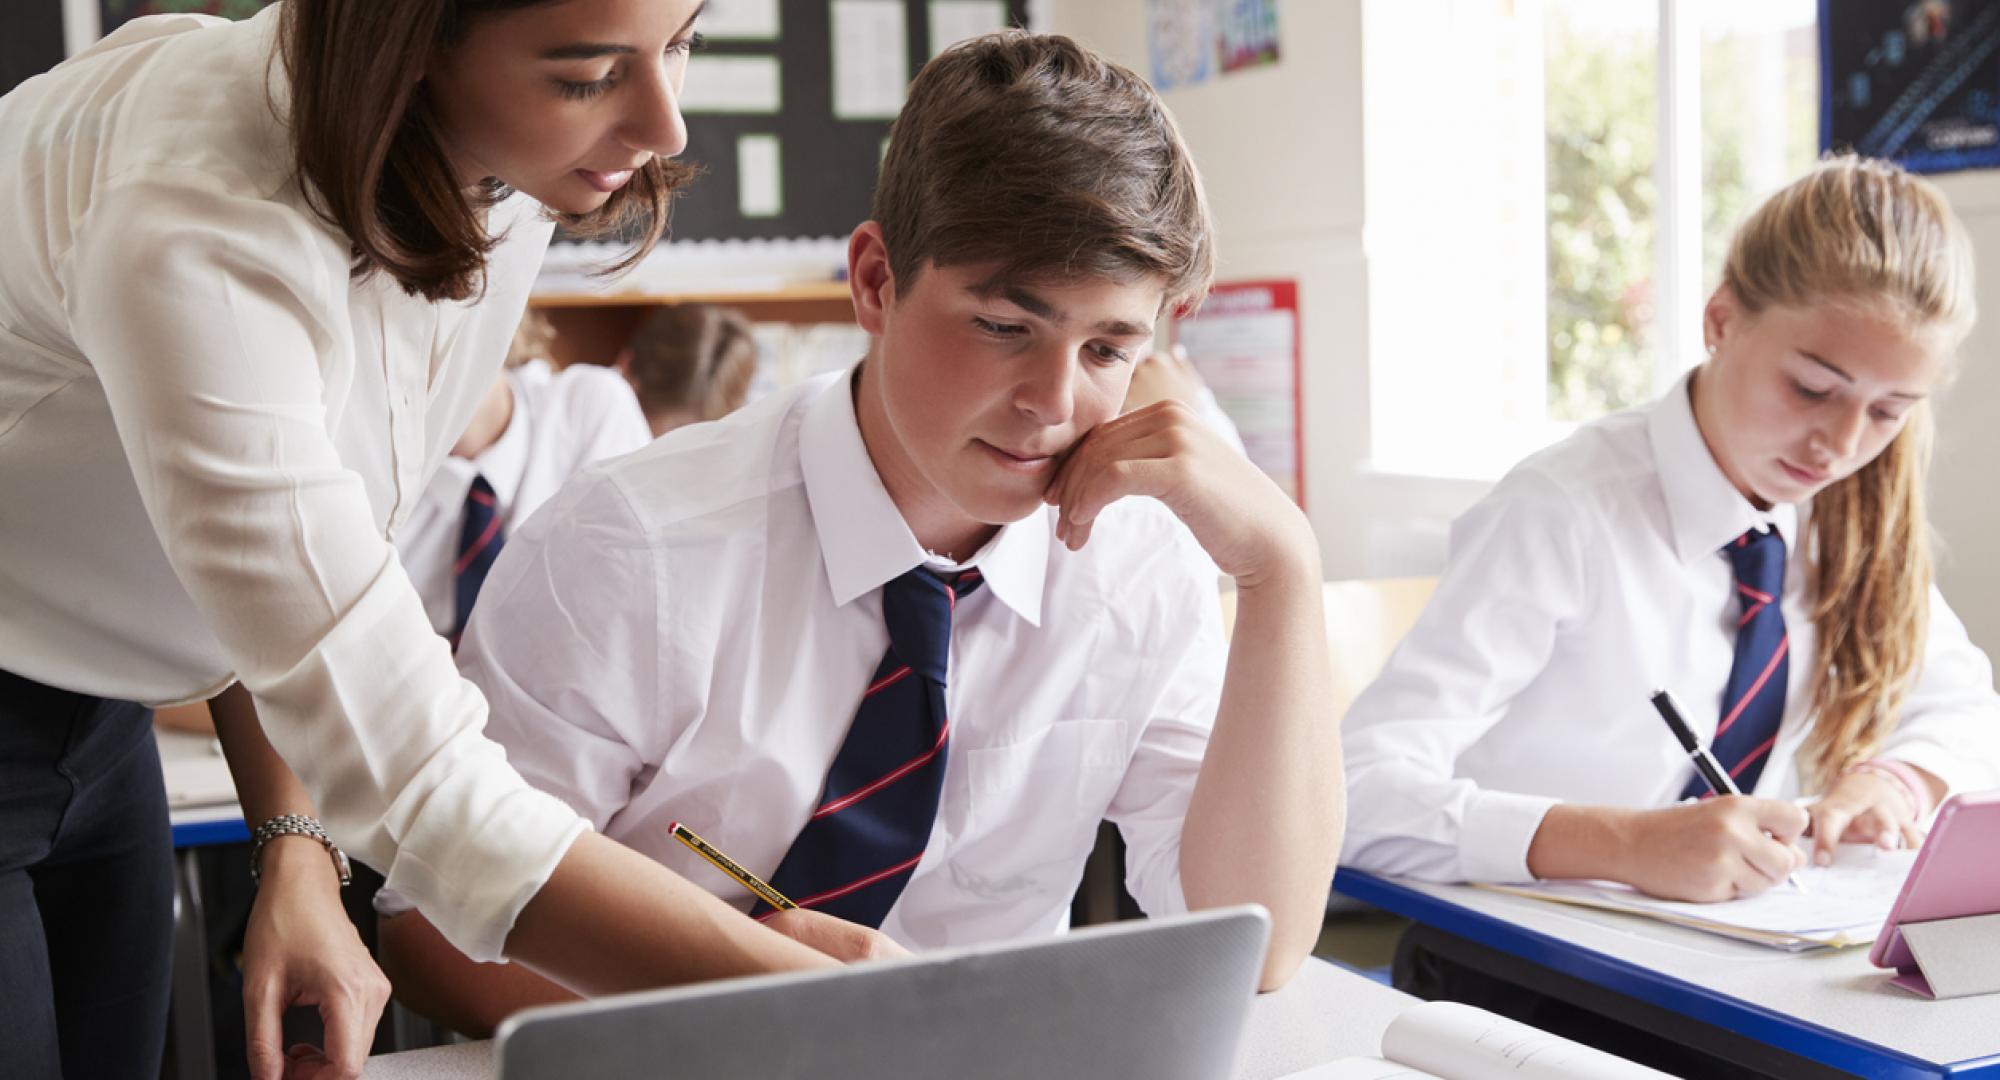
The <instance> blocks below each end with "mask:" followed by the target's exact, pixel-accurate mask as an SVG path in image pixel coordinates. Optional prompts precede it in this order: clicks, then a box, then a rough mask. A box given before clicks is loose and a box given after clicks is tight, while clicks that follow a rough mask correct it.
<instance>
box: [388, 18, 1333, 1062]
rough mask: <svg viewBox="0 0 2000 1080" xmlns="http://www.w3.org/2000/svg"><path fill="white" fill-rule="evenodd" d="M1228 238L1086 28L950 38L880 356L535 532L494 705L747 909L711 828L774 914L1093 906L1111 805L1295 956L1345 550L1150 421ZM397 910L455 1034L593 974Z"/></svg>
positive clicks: (494, 589) (660, 454)
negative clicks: (1186, 318) (491, 954)
mask: <svg viewBox="0 0 2000 1080" xmlns="http://www.w3.org/2000/svg"><path fill="white" fill-rule="evenodd" d="M1107 117H1109V118H1114V119H1112V120H1110V121H1107V120H1106V118H1107ZM974 130H976V131H977V132H978V138H976V139H974V138H965V137H963V133H964V132H967V131H974ZM1211 236H1212V227H1211V225H1210V223H1209V221H1208V216H1207V209H1206V206H1205V204H1204V201H1203V199H1202V195H1201V190H1200V186H1199V180H1198V178H1197V176H1196V173H1195V170H1194V165H1193V162H1192V159H1191V158H1190V157H1189V155H1188V153H1187V151H1186V149H1185V147H1184V146H1183V145H1182V143H1181V141H1180V139H1179V136H1178V134H1177V132H1176V131H1175V129H1174V128H1173V126H1172V124H1171V122H1170V120H1169V119H1168V118H1167V114H1166V112H1165V110H1164V109H1163V108H1162V107H1161V106H1160V103H1159V100H1158V98H1157V97H1156V96H1155V95H1154V93H1153V92H1152V90H1151V89H1150V88H1149V87H1147V86H1146V85H1145V84H1144V83H1143V82H1142V81H1140V80H1139V79H1138V77H1136V76H1135V75H1133V74H1132V73H1130V72H1129V71H1126V70H1124V69H1123V68H1119V67H1116V66H1115V65H1112V64H1109V63H1107V62H1105V61H1103V60H1102V59H1100V58H1098V57H1097V56H1095V55H1094V54H1092V53H1090V52H1088V51H1087V50H1085V49H1082V48H1081V47H1079V46H1077V45H1076V44H1074V43H1073V42H1071V41H1069V40H1068V39H1066V38H1060V37H1040V36H1033V35H1027V34H1020V33H1013V34H1005V35H994V36H989V37H985V38H980V39H976V40H975V41H973V42H971V43H969V44H964V45H960V46H957V47H955V48H953V49H949V50H947V51H945V52H944V53H942V54H941V55H940V56H939V57H938V58H937V59H935V60H933V61H932V62H931V63H930V64H929V65H927V66H926V67H925V68H924V69H923V71H922V72H921V73H920V74H919V75H918V77H917V79H916V80H915V82H914V83H912V85H911V87H910V91H909V97H908V101H907V103H906V105H905V106H904V108H903V111H902V114H901V116H900V117H899V118H898V120H897V121H896V125H895V129H894V132H893V134H892V136H891V140H890V146H889V151H888V154H887V157H886V159H885V161H884V164H883V167H882V172H881V177H880V180H879V182H878V186H877V190H876V196H875V204H874V220H872V221H869V222H867V223H864V224H863V225H862V226H861V227H860V228H859V229H857V230H856V231H855V233H854V235H853V237H852V238H851V239H850V241H849V247H848V270H849V275H848V278H849V282H850V286H851V289H852V294H853V298H854V304H855V310H856V315H857V318H858V320H859V322H860V324H861V326H862V328H863V329H865V330H866V331H868V333H869V335H870V337H871V343H870V347H869V351H868V354H867V356H866V358H865V359H863V360H862V361H861V363H860V365H859V366H858V368H855V369H853V370H850V371H845V372H838V373H832V374H829V375H826V376H823V377H821V378H818V379H814V380H812V381H810V382H809V383H807V384H804V385H802V386H800V387H798V388H795V389H793V390H790V391H786V392H784V393H781V394H778V395H774V396H772V397H770V398H766V399H764V400H762V401H759V402H758V403H756V404H755V405H753V406H751V407H749V408H747V409H745V410H743V411H741V412H738V413H736V414H735V415H733V416H730V417H729V418H727V419H725V420H723V421H721V422H719V423H714V424H702V425H696V426H693V427H688V428H683V429H682V430H680V431H677V432H674V433H672V434H670V435H668V436H666V437H664V438H662V439H660V440H658V441H657V442H656V443H654V445H653V446H651V447H649V448H647V449H646V450H643V451H640V452H639V453H637V454H632V455H628V456H626V457H623V458H620V459H618V460H617V461H615V462H611V463H608V464H606V465H602V466H596V467H593V468H591V469H588V470H586V471H585V473H584V474H583V476H582V477H580V478H579V479H578V481H577V482H576V483H574V484H572V485H571V486H570V487H569V488H568V489H566V490H565V491H564V493H563V494H562V495H561V496H558V498H557V500H556V501H555V502H554V503H552V504H550V506H549V507H548V508H547V509H546V510H545V511H544V513H542V514H541V515H538V516H537V517H536V518H535V520H534V521H532V522H530V523H529V524H528V526H527V527H526V528H525V529H524V530H522V532H521V534H520V535H518V536H517V537H516V538H515V539H514V541H513V542H512V543H511V544H510V545H509V547H508V549H507V551H506V552H505V553H503V555H502V556H501V559H500V561H499V564H498V565H497V566H495V568H494V571H493V574H492V576H491V577H490V578H489V579H488V582H487V586H486V589H487V592H486V597H485V599H484V600H483V601H482V602H481V604H480V607H479V610H478V612H477V613H476V614H475V616H474V618H473V621H472V626H471V629H470V632H469V633H468V634H467V636H466V638H465V642H464V644H463V647H462V649H461V652H460V661H461V664H462V667H463V669H464V671H465V673H466V676H467V677H468V678H469V679H471V680H473V681H474V682H476V683H477V684H479V685H480V686H482V687H484V688H486V690H487V692H488V694H489V695H490V696H491V698H492V700H494V702H495V710H494V713H493V717H492V719H491V722H490V725H489V729H488V730H489V732H490V733H491V734H493V736H494V737H495V738H497V739H499V740H501V741H502V743H503V744H504V745H505V746H507V748H508V756H509V759H510V760H512V761H515V762H517V763H518V765H519V767H520V768H521V769H522V771H523V775H526V776H529V777H530V778H532V779H533V781H534V782H535V783H537V784H541V785H543V786H544V787H545V788H546V789H547V790H549V791H551V792H553V793H555V794H558V795H560V796H561V797H562V798H563V799H565V800H566V801H568V802H569V803H570V804H571V805H573V806H575V807H576V808H577V809H578V810H579V811H581V812H582V813H584V814H585V815H587V816H588V817H589V818H590V819H591V820H592V821H593V822H595V823H597V824H598V825H599V827H601V828H603V829H605V830H606V831H607V832H608V834H610V835H613V836H617V837H621V838H623V839H625V840H626V841H627V842H629V843H631V844H632V845H634V846H635V847H636V848H638V849H639V850H641V851H644V852H645V853H647V854H649V855H651V856H653V857H654V858H657V859H660V860H662V861H664V862H666V863H667V864H668V865H669V866H673V867H677V868H680V869H681V870H682V871H683V872H685V873H688V874H690V875H697V874H698V875H699V876H698V877H695V878H694V880H697V881H700V882H702V883H704V884H705V885H708V886H709V887H712V888H714V889H716V890H717V891H718V893H719V894H720V895H722V896H724V897H725V898H727V899H729V900H731V901H733V902H736V903H737V904H738V905H739V906H740V907H744V908H747V907H748V906H749V905H748V903H747V901H746V899H745V897H744V894H743V891H742V889H741V888H740V886H738V885H737V884H736V883H735V882H733V881H731V880H730V879H727V878H724V877H722V876H721V875H720V874H718V873H717V872H715V871H714V870H713V869H711V868H709V867H707V866H706V864H703V863H699V862H698V861H695V859H696V857H695V856H693V855H692V854H691V853H690V852H688V851H687V849H685V848H683V847H682V846H681V845H680V844H679V843H677V842H676V841H675V840H674V839H673V838H672V837H671V836H670V835H669V826H670V825H671V824H672V823H673V822H674V821H676V820H678V821H682V822H685V823H686V824H687V825H688V827H689V828H691V829H693V830H694V831H695V832H697V833H699V834H701V835H702V836H703V837H705V838H706V839H708V840H709V841H711V842H713V843H714V844H715V845H716V846H718V847H720V848H721V849H723V850H724V851H726V852H727V853H728V854H729V855H731V856H732V857H733V858H735V859H736V860H737V861H739V862H741V863H743V864H744V865H745V866H746V867H747V868H748V869H749V870H750V871H751V872H753V873H755V874H757V875H759V876H761V877H764V878H765V879H766V880H768V881H770V883H771V884H772V885H774V886H775V887H777V888H778V890H779V891H781V892H782V893H784V894H785V895H787V896H789V897H790V898H791V899H793V900H794V901H796V902H798V903H800V904H801V905H803V906H804V907H805V908H806V909H808V910H807V911H804V912H792V911H785V912H780V913H777V914H776V915H775V916H773V917H772V922H773V924H774V925H775V924H777V923H780V922H786V921H790V920H792V919H793V918H794V917H796V916H799V915H802V914H811V913H813V912H815V911H816V912H820V913H824V914H827V915H832V916H837V917H838V920H829V921H830V922H832V923H833V926H832V927H830V928H829V930H840V931H842V932H845V933H849V934H851V935H854V936H855V937H857V938H859V939H860V940H880V939H881V938H883V937H886V938H888V939H891V940H893V941H895V942H897V943H899V944H902V945H907V946H911V947H935V946H944V945H953V944H961V943H967V942H977V941H991V940H1000V939H1007V938H1013V937H1019V936H1023V935H1035V934H1049V933H1054V932H1057V931H1059V930H1060V929H1061V928H1062V927H1063V926H1064V925H1065V923H1066V922H1067V919H1068V913H1069V906H1070V901H1071V898H1072V897H1073V896H1074V894H1075V891H1076V887H1077V883H1078V881H1079V879H1080V877H1081V875H1082V871H1083V866H1084V862H1085V860H1086V858H1087V857H1088V856H1089V854H1090V851H1091V847H1092V843H1093V840H1094V838H1095V836H1096V832H1097V827H1098V823H1099V822H1100V821H1101V820H1104V819H1107V818H1108V819H1110V820H1111V821H1114V822H1116V823H1117V824H1118V826H1119V827H1120V829H1121V830H1122V831H1123V833H1124V835H1125V838H1126V840H1127V843H1128V847H1129V859H1128V862H1127V881H1128V883H1129V884H1130V887H1131V889H1132V892H1133V894H1134V896H1135V897H1136V898H1137V899H1138V900H1139V901H1140V903H1141V905H1142V906H1143V907H1144V908H1145V909H1146V910H1147V911H1148V912H1151V913H1155V914H1161V913H1171V912H1176V911H1182V910H1185V909H1188V908H1202V907H1211V906H1215V905H1219V904H1225V903H1234V902H1240V901H1257V902H1261V903H1263V904H1264V905H1265V906H1266V907H1267V908H1269V909H1270V911H1271V913H1272V916H1273V920H1274V936H1273V939H1272V943H1271V951H1270V954H1269V957H1268V959H1267V962H1266V969H1265V983H1266V985H1275V984H1277V983H1280V982H1282V981H1284V980H1285V979H1286V978H1287V977H1289V975H1290V974H1291V972H1292V971H1293V970H1294V968H1295V967H1296V966H1297V964H1298V963H1299V962H1300V961H1301V960H1303V959H1304V957H1305V955H1306V953H1307V952H1308V951H1309V950H1310V949H1311V947H1312V945H1313V943H1314V941H1315V940H1316V938H1317V937H1318V934H1319V927H1320V923H1321V919H1322V917H1323V915H1324V911H1325V900H1326V892H1327V888H1328V885H1329V882H1330V880H1331V875H1332V870H1333V860H1334V856H1335V853H1336V850H1337V847H1338V843H1339V834H1340V817H1341V796H1340V775H1339V772H1338V770H1337V768H1335V769H1330V768H1329V767H1328V766H1329V764H1330V763H1335V762H1337V761H1338V758H1339V743H1338V739H1337V737H1336V735H1335V730H1334V726H1333V721H1332V718H1331V717H1330V716H1329V715H1328V714H1327V712H1326V709H1325V701H1326V699H1327V696H1328V694H1329V685H1328V684H1329V673H1328V670H1327V651H1326V644H1325V636H1324V635H1325V626H1324V622H1323V616H1322V613H1321V610H1320V574H1319V560H1318V549H1317V544H1316V542H1315V541H1314V538H1313V536H1312V533H1311V530H1310V528H1309V526H1308V525H1307V524H1306V521H1305V518H1304V515H1303V514H1302V513H1301V512H1300V510H1299V508H1298V507H1297V505H1296V504H1294V503H1293V502H1291V500H1290V499H1288V498H1287V497H1286V496H1285V495H1284V493H1283V492H1282V491H1281V490H1280V489H1279V488H1278V487H1277V486H1276V485H1275V484H1274V483H1272V481H1271V480H1270V479H1269V478H1268V477H1266V476H1264V475H1263V474H1262V473H1261V472H1259V471H1258V470H1257V469H1256V467H1255V466H1253V465H1252V464H1251V463H1250V462H1249V461H1248V459H1246V458H1245V457H1244V456H1243V455H1242V454H1240V453H1238V452H1236V451H1235V450H1234V449H1232V448H1231V447H1229V446H1228V445H1227V444H1225V443H1224V442H1223V441H1222V440H1221V439H1220V438H1219V437H1218V436H1217V435H1216V434H1215V433H1214V432H1213V431H1211V430H1210V429H1209V428H1208V427H1207V426H1206V425H1205V424H1204V423H1203V422H1202V421H1201V420H1199V419H1198V418H1197V417H1196V416H1195V414H1194V412H1193V410H1191V409H1189V408H1187V407H1185V406H1183V405H1181V404H1179V403H1177V402H1162V403H1160V404H1157V405H1154V406H1152V407H1150V408H1147V409H1143V410H1140V411H1138V412H1134V413H1129V414H1126V415H1124V416H1119V415H1118V413H1119V411H1120V407H1121V405H1122V404H1123V402H1124V399H1125V396H1126V390H1127V384H1128V382H1129V380H1130V379H1131V376H1132V365H1133V362H1134V361H1135V360H1136V359H1137V357H1139V356H1140V355H1142V354H1143V351H1144V349H1145V347H1146V346H1147V344H1148V341H1149V340H1150V338H1151V336H1152V327H1153V324H1154V321H1155V319H1156V318H1157V317H1158V316H1159V315H1160V313H1161V312H1162V311H1163V310H1166V309H1168V308H1170V307H1175V306H1178V305H1180V304H1183V303H1187V302H1190V301H1192V300H1194V299H1196V298H1198V297H1199V296H1200V295H1201V294H1202V292H1203V291H1204V290H1205V289H1206V287H1207V283H1208V280H1209V277H1210V274H1211V265H1212V253H1211V247H1210V244H1211V241H1210V239H1209V238H1210V237H1211ZM1135 495H1146V496H1152V498H1127V496H1135ZM1169 508H1171V509H1169ZM1176 515H1178V519H1177V517H1176ZM1211 557H1212V559H1213V561H1212V562H1211V561H1210V558H1211ZM1217 566H1219V567H1220V568H1221V569H1222V571H1223V572H1224V573H1226V574H1229V575H1230V576H1232V577H1233V578H1234V579H1235V580H1236V583H1237V588H1238V595H1239V601H1238V615H1237V622H1236V630H1235V636H1234V639H1233V640H1234V642H1235V643H1236V647H1235V648H1233V649H1229V648H1226V647H1225V645H1224V643H1223V639H1222V634H1221V627H1220V611H1219V605H1218V603H1217V599H1216V579H1215V568H1216V567H1217ZM878 928H879V934H878V933H877V929H878ZM382 935H383V950H384V965H385V967H386V968H387V969H388V970H389V971H390V972H391V974H392V975H393V976H394V977H395V978H396V982H397V987H398V994H399V995H403V996H404V1000H407V1001H412V1002H413V1003H415V1004H417V1005H419V1007H422V1008H427V1009H429V1010H432V1011H434V1012H436V1013H437V1014H439V1015H441V1016H442V1017H443V1018H445V1019H447V1020H448V1022H452V1023H454V1024H456V1025H460V1026H467V1027H471V1028H473V1029H475V1030H483V1029H484V1028H485V1027H487V1026H489V1025H491V1024H492V1023H495V1022H497V1020H498V1019H499V1018H500V1017H501V1016H504V1015H505V1013H506V1012H507V1011H509V1010H510V1009H512V1008H515V1007H518V1006H519V1005H521V1004H524V1003H526V1002H529V1001H535V1000H545V999H547V998H549V997H551V996H554V995H557V994H559V993H560V991H559V990H558V989H557V988H555V987H552V986H549V985H548V984H546V983H541V984H540V985H536V983H537V980H535V979H534V977H533V976H532V974H530V973H522V972H519V971H515V970H505V969H491V968H489V969H486V970H478V969H475V968H474V966H473V965H471V964H470V963H468V962H466V961H465V960H464V958H462V957H458V956H456V955H455V954H453V952H452V951H451V950H450V948H449V946H448V945H446V944H445V943H443V942H442V941H440V940H438V939H437V937H436V935H435V934H434V933H432V932H429V931H428V929H427V928H426V927H425V926H424V924H423V917H422V916H421V915H418V914H415V913H412V914H408V915H403V916H399V917H397V918H395V919H389V920H386V921H385V922H384V925H383V931H382Z"/></svg>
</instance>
